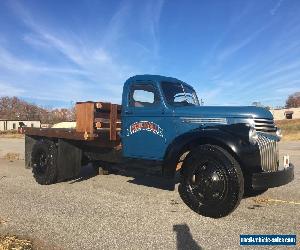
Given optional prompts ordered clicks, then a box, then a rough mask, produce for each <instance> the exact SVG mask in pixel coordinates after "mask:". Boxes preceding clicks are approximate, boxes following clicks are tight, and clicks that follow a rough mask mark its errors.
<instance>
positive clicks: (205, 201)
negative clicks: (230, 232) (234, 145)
mask: <svg viewBox="0 0 300 250" xmlns="http://www.w3.org/2000/svg"><path fill="white" fill-rule="evenodd" d="M179 192H180V195H181V197H182V198H183V200H184V202H185V203H186V204H187V205H188V206H189V207H190V208H192V209H193V210H194V211H195V212H197V213H199V214H201V215H204V216H208V217H213V218H220V217H224V216H226V215H228V214H230V213H231V212H232V211H234V209H235V208H236V207H237V206H238V205H239V203H240V201H241V199H242V197H243V194H244V178H243V174H242V171H241V168H240V166H239V163H238V162H237V161H236V160H235V159H234V158H233V157H232V155H231V154H229V153H228V152H227V151H226V150H224V149H223V148H221V147H219V146H215V145H200V146H198V147H197V148H195V149H193V150H192V151H191V152H190V153H189V154H188V156H187V157H186V159H185V160H184V162H183V166H182V176H181V184H180V185H179Z"/></svg>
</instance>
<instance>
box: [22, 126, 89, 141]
mask: <svg viewBox="0 0 300 250" xmlns="http://www.w3.org/2000/svg"><path fill="white" fill-rule="evenodd" d="M24 133H25V134H26V135H37V136H43V137H51V138H63V139H70V140H85V136H84V133H83V132H77V131H76V130H75V129H64V128H29V127H28V128H27V127H26V128H24ZM92 139H94V138H92V137H89V138H87V140H92Z"/></svg>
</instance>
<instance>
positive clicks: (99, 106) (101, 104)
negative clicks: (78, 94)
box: [95, 102, 122, 113]
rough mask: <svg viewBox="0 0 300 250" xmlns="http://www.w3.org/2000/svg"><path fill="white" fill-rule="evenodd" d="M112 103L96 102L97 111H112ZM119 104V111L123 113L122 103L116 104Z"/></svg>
mask: <svg viewBox="0 0 300 250" xmlns="http://www.w3.org/2000/svg"><path fill="white" fill-rule="evenodd" d="M110 105H111V103H110V102H95V108H96V111H98V112H101V111H108V112H109V111H110V108H111V106H110ZM115 105H117V111H118V113H121V109H122V106H121V105H118V104H115Z"/></svg>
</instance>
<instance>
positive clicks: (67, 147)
mask: <svg viewBox="0 0 300 250" xmlns="http://www.w3.org/2000/svg"><path fill="white" fill-rule="evenodd" d="M81 159H82V150H81V149H80V148H79V147H77V146H76V145H75V144H74V143H72V141H67V140H63V139H58V159H57V169H58V175H57V181H58V182H60V181H64V180H67V179H71V178H74V177H76V176H78V175H79V173H80V170H81Z"/></svg>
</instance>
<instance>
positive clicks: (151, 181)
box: [69, 162, 179, 190]
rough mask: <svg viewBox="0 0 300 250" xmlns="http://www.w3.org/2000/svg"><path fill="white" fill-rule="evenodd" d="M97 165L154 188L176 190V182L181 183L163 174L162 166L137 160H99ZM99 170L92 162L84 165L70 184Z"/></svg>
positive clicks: (107, 171) (89, 176) (92, 175)
mask: <svg viewBox="0 0 300 250" xmlns="http://www.w3.org/2000/svg"><path fill="white" fill-rule="evenodd" d="M97 164H98V165H97V166H98V167H100V168H101V169H102V170H105V172H106V174H108V175H111V174H113V175H120V176H125V177H131V178H132V179H131V180H128V181H127V182H129V183H132V184H135V185H142V186H147V187H152V188H158V189H163V190H174V189H175V184H176V183H179V178H175V181H174V180H168V179H166V178H163V177H162V176H161V167H160V166H155V165H154V166H150V167H149V166H143V165H142V164H139V163H136V162H124V163H108V162H97ZM98 173H99V172H98V171H96V170H95V168H94V167H93V165H92V164H88V165H86V166H83V167H82V169H81V171H80V174H79V175H78V176H77V177H75V178H73V180H70V181H71V182H69V184H74V183H77V182H81V181H85V180H88V179H90V178H93V177H95V176H96V175H98Z"/></svg>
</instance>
